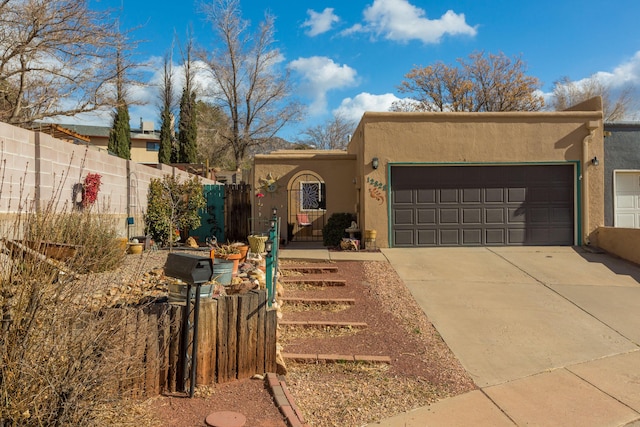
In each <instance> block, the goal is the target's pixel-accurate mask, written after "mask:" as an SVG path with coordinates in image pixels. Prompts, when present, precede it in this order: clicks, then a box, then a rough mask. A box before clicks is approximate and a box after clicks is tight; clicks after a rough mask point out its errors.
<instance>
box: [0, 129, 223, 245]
mask: <svg viewBox="0 0 640 427" xmlns="http://www.w3.org/2000/svg"><path fill="white" fill-rule="evenodd" d="M88 173H98V174H100V175H101V187H100V192H99V194H98V200H97V202H96V205H95V206H94V207H93V208H92V209H96V210H99V211H101V212H103V213H109V214H113V215H115V216H116V217H117V218H118V222H119V223H121V224H122V228H121V229H120V230H119V234H120V235H121V236H126V237H129V236H132V235H140V234H143V230H144V223H143V220H142V216H143V214H144V212H146V210H147V192H148V188H149V183H150V182H151V179H153V178H162V177H163V176H164V175H167V174H168V175H172V176H180V177H181V178H182V179H184V178H188V177H190V176H191V175H190V174H188V173H186V172H183V171H181V170H179V169H177V168H174V167H171V166H167V165H159V166H158V168H155V167H150V166H146V165H142V164H138V163H135V162H132V161H130V160H125V159H122V158H120V157H116V156H112V155H110V154H108V153H105V152H104V151H98V150H97V149H96V148H95V147H92V146H87V145H76V144H73V143H70V142H66V141H61V140H59V139H56V138H54V137H52V136H51V135H48V134H45V133H42V132H33V131H30V130H26V129H22V128H19V127H16V126H12V125H9V124H6V123H0V237H5V236H6V233H7V232H8V231H11V230H12V229H11V227H12V225H13V223H12V221H13V220H14V218H15V214H16V213H19V212H25V211H28V210H31V209H36V210H42V209H45V208H47V207H51V208H52V209H54V210H56V211H64V210H67V209H68V208H69V206H70V205H71V204H72V203H73V202H74V200H73V196H74V192H73V188H74V186H75V185H77V184H81V183H82V182H84V178H85V177H86V176H87V174H88ZM202 183H203V184H215V183H216V182H215V181H212V180H210V179H205V178H202ZM128 217H133V218H134V224H133V225H128V224H127V221H126V219H127V218H128ZM13 232H15V230H13ZM12 237H16V236H12Z"/></svg>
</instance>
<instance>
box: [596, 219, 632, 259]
mask: <svg viewBox="0 0 640 427" xmlns="http://www.w3.org/2000/svg"><path fill="white" fill-rule="evenodd" d="M594 237H595V238H594V241H593V244H594V245H595V246H597V247H599V248H600V249H603V250H605V251H607V252H609V253H610V254H613V255H616V256H619V257H620V258H622V259H626V260H627V261H631V262H634V263H636V264H640V228H614V227H600V228H598V229H597V230H596V232H595V233H594Z"/></svg>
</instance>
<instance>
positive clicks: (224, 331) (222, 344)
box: [216, 297, 229, 383]
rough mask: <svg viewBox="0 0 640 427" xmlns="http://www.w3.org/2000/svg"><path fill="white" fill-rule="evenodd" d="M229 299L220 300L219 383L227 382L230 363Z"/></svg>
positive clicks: (217, 344)
mask: <svg viewBox="0 0 640 427" xmlns="http://www.w3.org/2000/svg"><path fill="white" fill-rule="evenodd" d="M228 301H229V299H228V298H226V297H220V298H218V316H217V317H218V319H217V320H218V328H217V334H216V346H217V349H216V354H217V381H218V382H219V383H223V382H226V381H227V380H228V378H227V369H228V365H229V363H228V361H229V356H228V354H229V352H228V347H229V343H228V339H227V337H228V335H229V332H228V326H229V322H228V321H227V319H228V314H227V313H228V311H229V304H228Z"/></svg>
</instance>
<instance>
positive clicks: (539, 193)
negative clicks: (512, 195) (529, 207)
mask: <svg viewBox="0 0 640 427" xmlns="http://www.w3.org/2000/svg"><path fill="white" fill-rule="evenodd" d="M525 200H526V201H527V203H531V204H536V203H541V204H547V203H549V190H548V189H547V188H531V189H529V191H527V193H526V196H525Z"/></svg>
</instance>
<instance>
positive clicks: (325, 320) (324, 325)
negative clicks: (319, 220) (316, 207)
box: [279, 264, 391, 363]
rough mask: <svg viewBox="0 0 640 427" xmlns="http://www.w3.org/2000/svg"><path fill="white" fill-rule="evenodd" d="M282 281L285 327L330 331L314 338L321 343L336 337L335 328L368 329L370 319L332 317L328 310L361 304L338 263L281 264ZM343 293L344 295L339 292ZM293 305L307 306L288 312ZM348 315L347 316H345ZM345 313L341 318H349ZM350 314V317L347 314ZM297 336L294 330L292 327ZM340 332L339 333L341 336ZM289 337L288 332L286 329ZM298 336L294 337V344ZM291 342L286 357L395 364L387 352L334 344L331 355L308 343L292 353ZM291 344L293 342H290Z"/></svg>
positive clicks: (353, 331) (314, 360)
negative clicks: (364, 351) (327, 294)
mask: <svg viewBox="0 0 640 427" xmlns="http://www.w3.org/2000/svg"><path fill="white" fill-rule="evenodd" d="M280 272H281V273H282V276H281V277H280V279H279V280H280V283H281V284H282V286H283V287H284V297H283V298H281V302H282V304H283V317H282V319H281V320H280V321H279V324H280V325H281V326H284V327H286V328H287V329H289V328H316V329H320V330H322V331H324V332H325V333H327V337H326V338H314V339H313V341H314V342H318V343H319V345H320V346H321V345H322V343H323V341H324V340H331V339H335V338H334V337H332V336H331V335H332V331H333V330H335V331H345V330H346V331H351V332H350V333H357V332H358V331H359V330H361V329H363V328H367V327H368V325H367V323H366V322H363V321H361V320H362V319H357V318H353V319H348V320H344V319H341V320H330V318H332V317H335V316H333V315H331V313H329V312H328V311H327V310H329V309H328V308H327V307H335V306H339V307H343V308H344V310H345V311H347V314H348V310H349V308H350V307H354V306H356V305H357V304H358V302H357V298H349V297H348V296H349V295H350V294H351V293H353V290H352V289H351V287H352V286H353V284H351V286H350V284H349V281H348V280H346V279H343V278H341V277H340V268H339V264H338V265H323V264H316V265H314V264H307V265H301V264H293V265H284V266H280ZM323 290H331V294H332V296H331V297H324V296H323V295H322V293H323ZM340 293H343V294H344V296H340V295H339V294H340ZM292 305H303V306H304V307H305V309H304V310H302V311H300V310H297V311H296V312H295V313H289V312H287V309H286V307H287V306H292ZM345 316H346V315H345ZM345 316H341V317H345ZM347 317H348V316H347ZM289 330H290V331H291V332H290V333H291V334H293V335H294V336H295V332H294V329H289ZM338 335H340V334H337V336H338ZM283 336H284V337H285V338H286V336H287V332H283ZM298 339H304V338H292V339H291V344H294V342H295V341H296V340H298ZM287 347H288V344H284V351H283V354H282V355H283V357H284V358H285V359H286V360H291V361H295V362H303V363H304V362H307V363H318V362H321V363H332V362H354V363H355V362H358V363H364V362H366V363H391V358H390V357H389V356H386V355H374V354H361V353H360V352H359V353H358V354H353V353H352V352H351V350H350V349H349V348H344V349H340V350H339V351H335V347H336V346H335V345H333V346H331V347H332V348H333V349H334V351H332V352H331V354H327V352H326V351H323V350H322V348H317V349H314V348H309V347H308V346H305V348H304V350H305V351H304V353H301V352H288V351H287ZM289 347H290V345H289Z"/></svg>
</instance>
